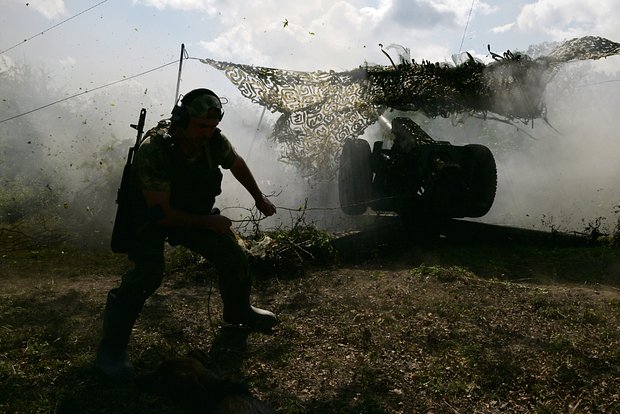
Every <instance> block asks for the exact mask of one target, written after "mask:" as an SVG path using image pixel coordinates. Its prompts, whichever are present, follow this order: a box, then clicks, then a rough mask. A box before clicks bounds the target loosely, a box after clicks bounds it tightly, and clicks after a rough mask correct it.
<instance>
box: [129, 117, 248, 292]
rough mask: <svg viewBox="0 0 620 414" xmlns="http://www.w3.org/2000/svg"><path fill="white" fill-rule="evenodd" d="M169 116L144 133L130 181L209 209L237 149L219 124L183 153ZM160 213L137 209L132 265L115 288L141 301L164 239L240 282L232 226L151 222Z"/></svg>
mask: <svg viewBox="0 0 620 414" xmlns="http://www.w3.org/2000/svg"><path fill="white" fill-rule="evenodd" d="M168 127H169V122H167V121H162V122H160V123H159V124H158V125H157V127H155V128H153V129H151V130H150V131H148V132H147V133H146V134H145V140H144V142H143V143H142V145H141V146H140V148H139V150H138V152H137V154H136V157H135V160H134V170H133V171H134V175H133V177H132V180H133V186H134V188H135V189H136V190H137V191H142V190H150V191H165V192H169V193H170V205H171V207H173V208H176V209H179V210H183V211H186V212H188V213H193V214H210V213H211V210H212V208H213V204H214V203H215V197H216V196H217V195H219V194H220V193H221V181H222V173H221V171H220V169H219V167H220V166H221V167H222V168H225V169H229V168H230V167H231V165H232V163H233V162H234V160H235V158H236V156H237V154H236V152H235V150H234V148H233V147H232V145H231V144H230V142H229V141H228V139H226V137H225V136H224V135H222V134H221V132H220V131H219V130H217V131H216V133H215V134H214V135H213V136H212V137H211V138H210V139H209V140H208V141H207V142H206V144H205V146H204V148H203V151H201V152H200V154H199V155H198V156H196V157H194V158H193V159H187V157H186V156H185V155H184V154H183V152H182V151H181V149H180V148H179V147H178V146H175V145H174V143H173V140H172V138H171V137H170V136H169V135H168ZM158 215H159V213H158V212H157V211H156V210H143V211H141V212H138V213H137V215H136V221H137V222H138V223H139V224H138V227H139V231H138V233H137V237H136V240H135V244H134V246H133V247H132V248H131V251H130V253H129V258H130V259H131V260H132V261H133V262H134V263H135V268H134V269H133V270H131V271H129V272H127V273H126V274H125V275H124V276H123V279H122V283H121V286H120V287H119V290H118V293H119V294H120V295H122V296H123V297H126V298H130V299H131V300H132V301H138V302H142V303H143V302H144V301H145V300H146V299H147V298H148V297H149V296H150V295H151V294H153V292H155V290H156V289H157V288H158V287H159V286H160V284H161V282H162V279H163V274H164V254H163V252H164V242H165V241H166V240H167V241H168V242H169V243H170V244H172V245H178V244H180V245H183V246H186V247H187V248H189V249H190V250H192V251H194V252H196V253H198V254H200V255H202V256H203V257H205V258H206V259H208V260H210V261H212V262H213V263H214V265H215V266H216V268H217V270H218V273H219V274H220V275H221V277H222V278H229V279H232V280H234V281H237V282H240V281H243V280H245V279H246V278H248V277H249V276H248V274H247V268H248V263H247V257H246V256H245V254H244V252H243V250H242V249H241V248H240V247H239V245H238V244H237V241H236V239H235V236H234V234H233V233H232V232H228V233H226V234H223V235H218V234H216V233H215V232H212V231H208V230H171V229H166V228H164V227H162V226H159V225H157V224H155V223H154V220H155V219H157V218H158Z"/></svg>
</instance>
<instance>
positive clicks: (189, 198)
mask: <svg viewBox="0 0 620 414" xmlns="http://www.w3.org/2000/svg"><path fill="white" fill-rule="evenodd" d="M169 127H170V122H169V121H168V120H165V121H160V122H159V123H158V124H157V126H156V127H154V128H152V129H150V130H149V131H148V132H147V133H146V134H145V135H144V141H143V142H142V144H141V145H140V148H139V149H138V151H137V153H136V155H135V158H134V167H133V176H132V179H133V185H134V186H135V188H136V189H138V190H151V191H165V192H170V205H171V207H173V208H176V209H179V210H183V211H186V212H188V213H194V214H209V213H210V212H211V209H212V208H213V204H214V203H215V197H216V196H217V195H218V194H220V193H221V192H222V190H221V183H222V173H221V171H220V168H219V167H220V166H221V167H222V168H225V169H229V168H230V167H231V166H232V164H233V162H234V161H235V158H236V157H237V153H236V151H235V149H234V148H233V146H232V145H231V144H230V142H229V141H228V139H227V138H226V137H225V136H224V135H223V134H222V133H221V132H220V130H219V129H217V130H216V132H215V133H214V134H213V136H212V137H211V138H209V140H207V142H206V143H205V145H204V147H203V149H202V151H201V152H200V153H199V154H198V155H197V156H196V157H194V158H192V159H189V158H188V157H187V156H186V155H185V154H184V153H183V151H182V150H181V148H180V146H178V145H175V142H174V139H173V138H172V137H171V136H170V135H169V134H168V129H169Z"/></svg>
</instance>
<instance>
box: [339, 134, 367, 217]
mask: <svg viewBox="0 0 620 414" xmlns="http://www.w3.org/2000/svg"><path fill="white" fill-rule="evenodd" d="M370 157H371V151H370V144H369V143H368V141H366V140H364V139H359V138H347V139H345V141H344V145H343V147H342V153H341V154H340V168H339V171H338V196H339V199H340V208H341V209H342V211H343V212H344V213H345V214H349V215H360V214H363V213H364V212H366V210H367V209H368V203H369V202H370V200H371V190H372V189H371V186H372V169H371V167H370Z"/></svg>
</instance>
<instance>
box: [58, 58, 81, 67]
mask: <svg viewBox="0 0 620 414" xmlns="http://www.w3.org/2000/svg"><path fill="white" fill-rule="evenodd" d="M58 63H60V65H61V66H75V64H76V63H77V60H76V59H75V58H74V57H72V56H67V57H65V58H62V59H59V60H58Z"/></svg>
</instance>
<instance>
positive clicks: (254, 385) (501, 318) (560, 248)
mask: <svg viewBox="0 0 620 414" xmlns="http://www.w3.org/2000/svg"><path fill="white" fill-rule="evenodd" d="M491 231H493V229H491ZM468 233H469V236H468ZM472 234H473V233H471V232H469V231H465V232H463V234H461V237H456V235H455V234H453V235H451V236H449V237H447V238H439V239H437V240H434V241H432V242H428V241H415V240H409V239H406V238H403V237H402V235H401V236H399V237H395V236H394V234H393V233H392V232H390V231H387V232H383V233H375V234H374V236H372V237H368V236H367V235H363V234H360V235H356V236H352V237H348V238H343V239H342V240H341V241H339V245H338V246H339V248H340V253H339V256H338V258H337V259H336V260H334V261H331V262H325V263H313V262H312V261H311V260H306V261H305V262H304V263H303V266H301V267H297V268H296V271H295V272H291V271H287V270H285V269H278V268H273V272H270V274H267V273H269V272H265V266H264V264H263V266H262V267H258V269H260V271H257V272H256V275H255V279H256V281H255V286H254V292H253V300H254V302H255V304H256V305H258V306H261V307H264V308H268V309H271V310H273V311H275V312H277V313H278V315H279V318H280V320H281V322H280V324H279V325H278V326H277V327H276V329H274V331H273V333H272V334H263V333H256V332H248V331H245V330H242V329H239V328H236V327H230V326H222V322H221V317H220V315H221V301H220V298H219V293H218V290H217V284H216V283H214V277H213V274H212V271H211V269H210V268H209V267H208V265H204V264H203V265H188V264H187V263H184V262H183V261H182V260H180V259H179V258H178V257H176V256H174V252H171V253H170V257H169V262H168V263H169V264H168V271H167V276H166V281H165V283H164V285H163V286H162V287H161V288H160V289H159V290H158V292H157V293H156V294H155V295H154V296H153V297H152V298H151V299H149V301H148V302H147V305H146V306H145V308H144V310H143V312H142V314H141V316H140V318H139V320H138V322H137V324H136V326H135V328H134V332H133V337H132V342H131V344H130V356H131V358H132V360H133V361H134V364H135V367H136V369H137V371H138V373H144V372H147V371H149V370H152V369H154V368H155V366H157V364H158V363H159V362H161V361H162V360H164V359H166V358H169V357H173V356H178V355H185V354H187V353H188V352H189V351H191V350H200V351H203V352H204V353H205V354H207V356H208V366H209V368H211V369H212V370H213V371H214V372H216V373H218V374H219V375H221V376H223V377H225V378H230V379H234V380H239V381H243V382H244V383H245V384H247V385H248V386H249V388H250V389H251V391H252V392H253V393H254V394H255V395H256V396H257V397H259V398H260V399H262V400H263V401H265V402H267V403H269V404H270V405H271V406H272V407H273V408H274V409H275V410H276V412H279V413H474V412H476V413H558V412H563V413H611V412H620V328H619V327H620V289H619V288H620V253H619V251H618V248H617V247H612V246H608V245H604V244H593V245H589V244H585V243H581V244H579V243H576V244H573V243H565V242H561V241H558V240H557V239H555V240H551V239H549V238H548V237H544V238H538V239H536V238H532V237H531V236H532V234H522V233H518V234H517V233H515V234H513V235H512V236H504V237H503V239H502V240H499V239H497V238H496V239H495V240H492V238H487V240H488V241H487V242H483V241H480V240H478V239H476V238H473V237H472ZM547 236H548V235H547ZM129 265H130V264H129V262H127V261H126V259H125V258H124V257H123V256H118V255H116V256H115V255H112V254H111V253H107V252H83V251H79V250H77V249H69V248H67V247H64V248H60V247H58V248H50V249H46V250H40V251H21V252H11V253H10V254H4V255H3V257H2V262H1V264H0V412H2V413H146V412H148V413H180V412H181V410H180V408H179V407H177V406H175V404H174V403H173V402H172V401H169V400H167V399H166V398H164V397H161V396H158V395H152V394H149V393H145V392H141V391H140V390H138V389H137V388H136V386H135V384H134V383H133V382H131V381H127V382H118V381H117V382H112V381H108V380H106V379H105V378H103V377H102V376H101V375H100V374H99V373H98V372H97V370H96V369H95V367H94V366H93V356H94V349H95V347H96V344H97V341H98V338H99V334H100V316H101V312H102V310H103V306H104V300H105V295H106V292H107V291H108V290H109V289H110V288H112V287H114V286H116V284H117V283H118V280H119V276H120V274H122V272H123V271H125V270H126V269H128V268H129Z"/></svg>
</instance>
